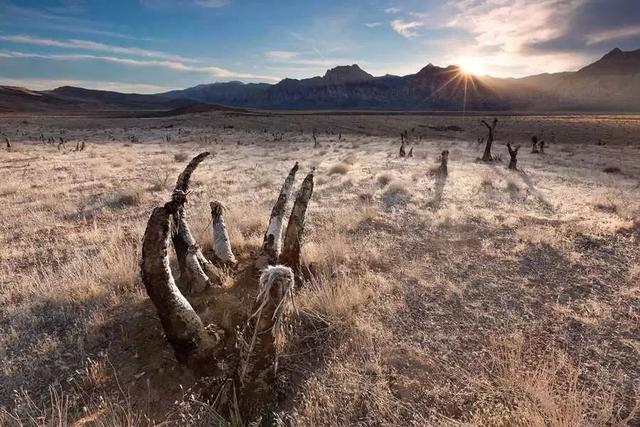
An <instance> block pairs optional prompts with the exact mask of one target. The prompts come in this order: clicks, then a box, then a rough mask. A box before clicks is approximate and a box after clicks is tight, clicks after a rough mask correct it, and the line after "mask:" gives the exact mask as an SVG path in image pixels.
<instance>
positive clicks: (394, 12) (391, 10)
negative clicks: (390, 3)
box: [384, 7, 400, 14]
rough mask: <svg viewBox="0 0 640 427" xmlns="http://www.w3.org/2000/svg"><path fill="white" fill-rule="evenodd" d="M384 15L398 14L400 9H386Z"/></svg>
mask: <svg viewBox="0 0 640 427" xmlns="http://www.w3.org/2000/svg"><path fill="white" fill-rule="evenodd" d="M384 13H391V14H396V13H400V9H398V8H397V7H388V8H386V9H385V10H384Z"/></svg>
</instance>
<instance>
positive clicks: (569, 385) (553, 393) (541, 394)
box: [471, 333, 640, 427]
mask: <svg viewBox="0 0 640 427" xmlns="http://www.w3.org/2000/svg"><path fill="white" fill-rule="evenodd" d="M542 348H543V350H542V351H537V350H534V349H533V348H528V347H527V345H526V344H525V340H524V337H523V335H522V334H521V333H516V334H510V335H505V336H502V337H499V338H497V339H496V340H495V341H494V343H493V344H492V351H491V352H490V360H491V363H490V365H489V366H488V367H487V370H486V372H485V373H484V375H482V376H479V377H476V378H477V379H476V381H477V380H479V385H480V387H481V390H482V391H483V392H482V395H481V396H480V399H478V400H477V401H476V402H475V403H474V409H473V411H472V417H471V424H472V425H530V426H538V425H540V426H542V425H549V426H555V427H572V426H579V425H590V426H591V425H592V426H600V425H627V423H628V422H629V421H631V420H632V419H634V418H635V416H636V415H638V414H639V413H640V412H639V410H640V406H639V405H640V400H638V401H637V402H636V405H635V407H634V408H633V409H632V410H631V412H630V413H629V414H626V415H621V414H615V413H614V412H613V411H612V408H613V407H614V406H615V404H614V402H615V399H616V397H615V394H613V393H611V390H606V389H601V390H597V391H595V392H593V393H589V392H587V391H586V390H585V389H584V388H582V387H581V386H580V384H579V377H580V374H581V372H580V370H579V369H578V368H576V366H575V365H574V364H573V363H572V361H571V360H570V358H569V357H568V355H567V354H566V353H564V352H563V351H560V350H556V349H554V348H548V347H546V346H545V347H542Z"/></svg>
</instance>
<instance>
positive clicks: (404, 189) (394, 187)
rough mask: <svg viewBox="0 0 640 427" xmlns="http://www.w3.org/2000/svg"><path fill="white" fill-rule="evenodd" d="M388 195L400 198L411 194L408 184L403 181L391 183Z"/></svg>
mask: <svg viewBox="0 0 640 427" xmlns="http://www.w3.org/2000/svg"><path fill="white" fill-rule="evenodd" d="M387 193H388V194H393V195H400V196H408V195H410V194H411V192H410V191H409V186H408V184H407V183H406V182H403V181H393V182H391V184H389V186H388V187H387Z"/></svg>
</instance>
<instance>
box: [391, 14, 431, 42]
mask: <svg viewBox="0 0 640 427" xmlns="http://www.w3.org/2000/svg"><path fill="white" fill-rule="evenodd" d="M390 24H391V28H393V31H395V32H396V33H398V34H400V35H401V36H402V37H406V38H408V39H409V38H412V37H416V36H417V35H418V33H417V32H416V31H415V30H416V28H420V27H423V26H424V22H419V21H404V20H402V19H394V20H393V21H391V23H390Z"/></svg>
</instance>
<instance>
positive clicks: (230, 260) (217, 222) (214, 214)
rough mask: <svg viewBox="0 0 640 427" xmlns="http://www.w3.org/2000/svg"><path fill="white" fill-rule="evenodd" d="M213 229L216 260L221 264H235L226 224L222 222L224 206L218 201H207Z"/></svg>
mask: <svg viewBox="0 0 640 427" xmlns="http://www.w3.org/2000/svg"><path fill="white" fill-rule="evenodd" d="M209 206H210V207H211V222H212V229H213V253H214V255H215V257H216V258H217V261H218V262H219V263H220V264H223V265H231V266H233V265H236V264H237V262H238V261H237V260H236V257H235V255H234V254H233V251H232V249H231V242H230V241H229V234H228V233H227V226H226V225H225V223H224V215H223V211H224V206H222V203H220V202H218V201H213V202H211V203H209Z"/></svg>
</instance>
